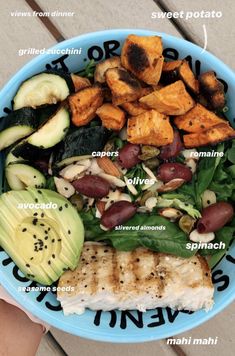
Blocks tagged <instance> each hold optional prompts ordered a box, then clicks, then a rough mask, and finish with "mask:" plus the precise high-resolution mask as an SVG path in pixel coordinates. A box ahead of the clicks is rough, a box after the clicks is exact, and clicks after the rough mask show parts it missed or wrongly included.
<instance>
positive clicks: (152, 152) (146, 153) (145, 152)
mask: <svg viewBox="0 0 235 356" xmlns="http://www.w3.org/2000/svg"><path fill="white" fill-rule="evenodd" d="M159 153H160V150H159V149H158V148H157V147H154V146H147V145H143V146H142V147H141V155H139V159H141V160H142V161H146V160H148V159H150V158H153V157H156V156H158V155H159Z"/></svg>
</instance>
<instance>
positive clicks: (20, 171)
mask: <svg viewBox="0 0 235 356" xmlns="http://www.w3.org/2000/svg"><path fill="white" fill-rule="evenodd" d="M5 173H6V179H7V183H8V185H9V187H10V188H11V189H13V190H21V189H25V188H26V187H35V188H43V187H44V186H45V184H46V179H45V177H44V175H43V174H42V173H41V172H39V171H38V170H37V169H35V168H33V167H31V166H28V165H27V164H22V163H13V164H9V165H8V166H7V167H6V170H5Z"/></svg>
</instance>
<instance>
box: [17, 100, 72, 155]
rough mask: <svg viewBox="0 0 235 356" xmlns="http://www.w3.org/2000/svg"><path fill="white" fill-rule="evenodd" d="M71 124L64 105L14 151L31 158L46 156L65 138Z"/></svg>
mask: <svg viewBox="0 0 235 356" xmlns="http://www.w3.org/2000/svg"><path fill="white" fill-rule="evenodd" d="M69 126H70V118H69V112H68V110H66V109H65V108H63V107H62V108H61V109H59V110H58V111H57V112H56V113H55V115H53V116H52V117H51V118H50V119H49V120H48V121H47V122H46V123H45V124H44V125H43V126H41V127H40V128H39V129H38V130H37V131H36V132H34V133H33V134H32V135H31V136H29V137H28V138H27V139H26V140H24V141H23V142H22V143H20V144H19V145H17V146H16V148H15V149H14V150H13V152H12V153H13V155H14V156H16V157H19V156H20V157H22V158H24V159H29V160H32V159H35V157H41V156H44V155H46V154H47V153H48V152H49V151H48V149H50V148H51V147H53V146H55V145H56V144H57V143H59V142H60V141H61V140H62V139H63V138H64V136H65V135H66V133H67V131H68V129H69Z"/></svg>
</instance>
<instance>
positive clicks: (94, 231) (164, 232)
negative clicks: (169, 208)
mask: <svg viewBox="0 0 235 356" xmlns="http://www.w3.org/2000/svg"><path fill="white" fill-rule="evenodd" d="M84 214H85V213H84ZM81 217H82V218H83V214H82V215H81ZM91 219H92V215H91V213H90V215H89V217H86V218H85V220H83V223H84V226H85V231H86V239H89V240H93V241H94V240H95V241H103V240H105V241H107V242H110V243H111V244H112V245H113V246H114V247H115V248H116V249H117V250H122V251H131V250H134V249H135V248H137V247H141V246H143V247H146V248H149V249H151V250H154V251H158V252H164V253H170V254H173V255H176V256H180V257H190V256H193V255H194V254H195V253H196V251H191V250H190V249H187V248H186V245H187V243H188V238H187V235H186V234H185V233H184V232H183V231H182V230H180V229H179V227H178V226H177V225H176V224H174V223H172V222H170V221H169V220H167V219H165V218H163V217H161V216H158V215H154V214H150V215H149V214H136V215H135V216H134V217H133V218H131V219H130V220H129V221H128V222H127V223H125V224H123V225H122V229H120V230H117V229H116V230H115V229H114V230H110V231H103V230H101V229H100V226H99V220H98V219H97V220H98V221H97V220H96V218H95V219H93V221H92V223H91ZM133 227H134V229H133ZM156 227H159V230H157V229H156Z"/></svg>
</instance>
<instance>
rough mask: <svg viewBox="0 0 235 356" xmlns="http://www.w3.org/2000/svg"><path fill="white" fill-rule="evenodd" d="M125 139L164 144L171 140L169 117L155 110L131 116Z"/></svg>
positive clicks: (139, 142) (172, 134) (141, 142)
mask: <svg viewBox="0 0 235 356" xmlns="http://www.w3.org/2000/svg"><path fill="white" fill-rule="evenodd" d="M127 135H128V136H127V140H128V141H129V142H131V143H136V144H144V145H154V146H164V145H167V144H169V143H172V142H173V139H174V132H173V128H172V126H171V124H170V122H169V118H168V117H167V116H165V115H162V114H160V113H159V112H157V111H156V110H149V111H146V112H145V113H143V114H141V115H138V116H134V117H131V118H130V119H129V120H128V125H127Z"/></svg>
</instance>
